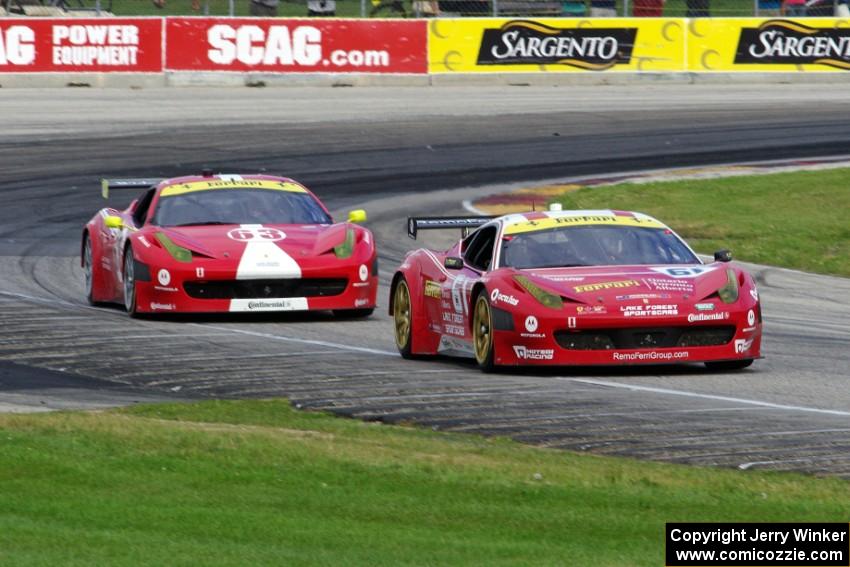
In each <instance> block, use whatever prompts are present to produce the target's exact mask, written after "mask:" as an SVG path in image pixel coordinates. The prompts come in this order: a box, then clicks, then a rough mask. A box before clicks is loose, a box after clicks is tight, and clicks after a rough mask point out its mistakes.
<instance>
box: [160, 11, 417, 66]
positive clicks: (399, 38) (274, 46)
mask: <svg viewBox="0 0 850 567" xmlns="http://www.w3.org/2000/svg"><path fill="white" fill-rule="evenodd" d="M166 45H167V46H168V47H167V50H166V59H165V68H166V70H169V71H242V72H244V71H255V72H266V73H410V74H424V73H426V72H427V70H428V69H427V59H426V52H427V29H426V23H425V22H424V21H421V20H420V21H411V20H337V19H332V20H326V19H321V18H314V19H278V18H266V19H248V18H168V19H167V24H166Z"/></svg>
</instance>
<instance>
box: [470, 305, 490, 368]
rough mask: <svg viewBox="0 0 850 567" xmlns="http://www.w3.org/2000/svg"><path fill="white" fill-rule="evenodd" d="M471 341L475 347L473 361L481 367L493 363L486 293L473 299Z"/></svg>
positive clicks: (488, 306)
mask: <svg viewBox="0 0 850 567" xmlns="http://www.w3.org/2000/svg"><path fill="white" fill-rule="evenodd" d="M472 343H473V346H474V348H475V361H476V362H477V363H478V364H479V366H482V367H489V366H491V365H492V364H493V362H492V359H493V353H492V350H493V326H492V318H491V316H490V303H489V302H488V301H487V294H486V293H482V294H481V295H479V296H478V299H477V300H476V301H475V313H474V314H473V317H472Z"/></svg>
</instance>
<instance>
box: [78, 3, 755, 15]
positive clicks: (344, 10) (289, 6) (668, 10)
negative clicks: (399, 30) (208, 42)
mask: <svg viewBox="0 0 850 567" xmlns="http://www.w3.org/2000/svg"><path fill="white" fill-rule="evenodd" d="M166 2H167V3H166V7H165V9H162V10H160V9H157V8H155V7H154V6H153V3H152V2H150V1H149V0H113V2H112V10H113V12H114V13H115V14H116V15H119V16H157V15H159V16H179V15H197V12H193V11H192V9H191V0H166ZM84 3H85V5H87V6H93V5H94V0H84ZM108 3H109V0H102V5H103V6H104V7H107V6H108ZM404 4H405V7H406V8H407V10H408V13H409V14H412V9H411V2H410V1H409V0H405V2H404ZM629 5H630V6H631V5H633V2H629ZM228 6H229V3H228V1H227V0H210V1H209V13H210V15H219V16H222V15H227V14H228ZM235 6H236V15H237V16H247V15H248V0H236V2H235ZM306 6H307V5H306V2H295V1H293V0H289V1H286V0H284V1H283V2H281V3H280V9H279V13H280V15H281V16H289V17H295V16H306V15H307V7H306ZM617 6H618V8H617V13H618V14H622V13H623V8H622V6H623V2H622V0H619V1H618V2H617ZM370 9H371V3H370V1H369V0H367V2H366V10H367V13H368V11H369V10H370ZM685 12H686V8H685V0H668V1H667V3H666V4H665V6H664V15H665V16H668V17H683V16H684V15H685ZM360 13H361V12H360V2H359V0H337V15H338V16H340V17H360ZM711 13H712V15H715V16H727V17H734V16H742V17H749V16H752V15H753V3H752V2H749V1H744V2H742V1H741V0H711ZM390 16H391V14H389V13H386V14H383V17H390Z"/></svg>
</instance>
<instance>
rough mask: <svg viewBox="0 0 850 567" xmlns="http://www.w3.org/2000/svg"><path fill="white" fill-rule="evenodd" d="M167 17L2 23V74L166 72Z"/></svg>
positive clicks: (0, 46) (23, 19)
mask: <svg viewBox="0 0 850 567" xmlns="http://www.w3.org/2000/svg"><path fill="white" fill-rule="evenodd" d="M162 27H163V25H162V19H161V18H132V19H130V18H126V19H122V18H91V19H88V18H87V19H76V18H74V19H71V18H62V19H55V20H51V19H36V18H8V19H0V72H7V73H32V72H37V73H38V72H41V73H44V72H54V73H55V72H135V73H158V72H161V71H162Z"/></svg>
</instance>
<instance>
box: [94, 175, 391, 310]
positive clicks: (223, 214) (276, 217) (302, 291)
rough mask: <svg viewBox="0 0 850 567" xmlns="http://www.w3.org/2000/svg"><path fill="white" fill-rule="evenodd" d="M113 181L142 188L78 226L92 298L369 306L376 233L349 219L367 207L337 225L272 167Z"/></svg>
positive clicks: (170, 303) (136, 302) (135, 305)
mask: <svg viewBox="0 0 850 567" xmlns="http://www.w3.org/2000/svg"><path fill="white" fill-rule="evenodd" d="M110 188H113V189H115V188H126V189H132V188H143V189H144V192H143V193H142V194H141V196H140V197H139V198H138V199H136V200H135V201H133V202H132V203H131V204H130V206H129V207H128V208H127V209H125V210H123V211H119V210H116V209H112V208H105V209H102V210H101V211H100V212H98V213H97V214H96V215H95V216H94V218H92V219H91V220H90V221H89V222H88V223H87V224H86V226H85V228H84V229H83V234H82V244H81V250H82V266H83V270H84V273H85V286H86V296H87V298H88V300H89V302H91V303H107V302H115V303H122V304H123V305H124V306H125V307H126V309H127V311H128V312H129V313H130V315H137V314H141V313H148V314H150V313H160V314H162V313H214V312H267V311H308V310H310V311H316V310H332V311H333V312H334V313H335V314H337V315H340V316H355V317H365V316H368V315H370V314H371V313H372V311H373V310H374V308H375V300H376V296H377V289H378V264H377V262H378V260H377V253H376V250H375V240H374V237H373V236H372V233H371V232H370V231H369V230H368V229H366V228H364V227H362V226H359V225H358V224H356V223H358V222H362V221H365V220H366V213H365V211H362V210H357V211H352V212H351V213H349V218H348V222H341V223H335V222H334V220H333V219H332V218H331V215H330V213H329V212H328V210H327V209H326V208H325V206H324V205H323V204H322V203H321V202H320V201H319V200H318V199H317V198H316V196H315V195H313V193H311V192H310V191H309V190H307V188H305V187H304V186H303V185H301V184H300V183H298V182H296V181H293V180H292V179H288V178H284V177H272V176H268V175H212V174H210V173H205V174H203V175H200V176H189V177H179V178H174V179H166V180H160V179H123V180H112V181H109V180H104V182H103V193H104V197H108V194H109V189H110Z"/></svg>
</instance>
